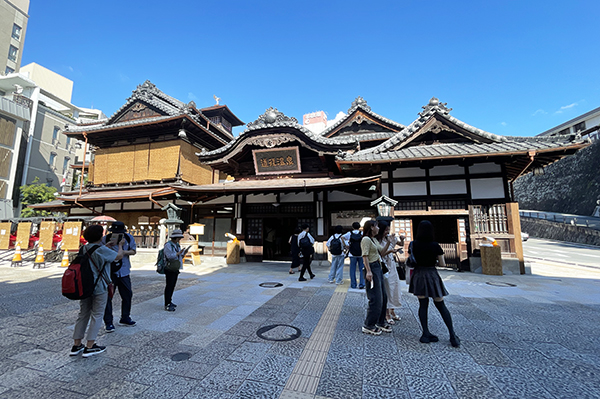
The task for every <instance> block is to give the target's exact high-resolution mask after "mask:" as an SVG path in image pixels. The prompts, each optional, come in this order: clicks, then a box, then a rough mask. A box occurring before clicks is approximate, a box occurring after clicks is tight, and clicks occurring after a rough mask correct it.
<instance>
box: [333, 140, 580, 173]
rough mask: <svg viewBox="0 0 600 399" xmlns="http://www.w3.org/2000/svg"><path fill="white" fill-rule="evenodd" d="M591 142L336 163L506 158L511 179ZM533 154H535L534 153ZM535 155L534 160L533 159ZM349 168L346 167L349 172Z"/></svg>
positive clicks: (358, 163)
mask: <svg viewBox="0 0 600 399" xmlns="http://www.w3.org/2000/svg"><path fill="white" fill-rule="evenodd" d="M589 145H590V143H577V144H571V145H567V146H564V147H560V148H548V149H541V150H535V151H532V150H523V151H514V152H494V153H488V154H454V155H441V156H429V157H414V158H403V159H373V160H348V161H346V160H338V159H336V164H337V166H338V168H339V169H340V170H342V167H341V165H361V168H363V167H364V165H376V164H379V165H382V164H403V165H406V164H411V163H416V164H423V163H426V162H428V161H443V160H448V159H454V160H460V159H476V158H481V159H486V160H490V161H493V160H494V159H502V158H504V159H505V160H506V161H505V162H503V164H504V165H505V167H506V170H507V172H508V173H507V175H508V178H509V180H513V179H515V178H517V177H518V176H521V175H523V174H526V173H528V172H530V171H531V170H533V168H534V167H545V166H548V165H550V164H552V163H554V162H556V161H558V160H560V159H562V158H564V157H565V156H568V155H572V154H574V153H576V152H577V151H579V150H580V149H582V148H585V147H587V146H589ZM532 154H533V155H532ZM532 156H533V160H532ZM348 171H349V170H348V169H344V172H345V173H347V172H348Z"/></svg>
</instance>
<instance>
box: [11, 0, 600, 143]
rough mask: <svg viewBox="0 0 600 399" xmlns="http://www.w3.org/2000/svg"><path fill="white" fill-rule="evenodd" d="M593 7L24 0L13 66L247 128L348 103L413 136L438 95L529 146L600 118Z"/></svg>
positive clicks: (92, 97)
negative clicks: (154, 91)
mask: <svg viewBox="0 0 600 399" xmlns="http://www.w3.org/2000/svg"><path fill="white" fill-rule="evenodd" d="M599 11H600V2H598V1H597V0H591V1H577V0H572V1H569V2H566V1H562V2H548V1H526V0H521V1H453V2H449V1H436V0H433V1H402V0H396V1H371V2H364V1H360V2H359V1H353V0H346V1H297V2H294V1H253V2H251V1H210V2H209V1H193V0H172V1H170V2H165V1H156V0H147V1H119V2H117V1H112V0H104V1H102V2H87V1H81V0H77V1H76V0H71V1H69V0H57V1H46V0H31V5H30V8H29V15H30V18H29V25H28V27H27V34H26V39H25V47H24V52H23V61H22V65H25V64H28V63H30V62H36V63H38V64H40V65H43V66H45V67H46V68H49V69H51V70H53V71H55V72H57V73H59V74H61V75H63V76H65V77H67V78H69V79H71V80H73V82H74V89H73V98H72V102H73V104H75V105H79V106H82V107H92V106H93V107H94V108H98V109H101V110H103V111H104V112H105V113H106V114H107V115H109V116H110V115H111V114H112V113H114V112H115V111H116V110H117V109H118V108H119V107H120V106H121V105H122V104H123V103H124V102H125V100H126V99H127V98H128V97H129V96H130V94H131V91H132V90H134V89H135V87H136V86H137V85H138V84H141V83H142V82H144V81H145V80H146V79H148V80H150V81H152V82H153V83H154V84H156V85H157V87H158V88H159V89H161V90H163V91H164V92H165V93H167V94H169V95H171V96H173V97H176V98H178V99H179V100H182V101H185V102H187V101H190V100H194V101H195V102H196V104H197V106H198V107H206V106H210V105H213V104H214V100H213V95H217V96H219V97H220V98H221V99H222V100H221V103H222V104H223V103H224V104H227V105H228V106H229V108H230V109H231V110H232V111H233V112H234V113H235V114H236V115H237V116H238V117H239V118H240V119H241V120H243V121H244V122H245V123H248V122H252V121H253V120H255V119H256V118H257V117H258V116H259V115H260V114H262V113H263V112H264V111H265V110H266V109H267V108H268V107H271V106H273V107H276V108H278V109H279V110H280V111H282V112H283V113H285V114H286V115H288V116H294V117H296V118H297V119H298V120H299V121H301V118H302V115H303V114H305V113H308V112H313V111H318V110H324V111H325V112H327V114H328V116H329V118H330V119H333V118H334V117H335V115H336V114H337V113H338V112H339V111H344V112H345V111H347V109H348V108H349V107H350V104H351V103H352V101H353V100H354V99H355V98H356V97H357V96H362V97H364V98H365V99H366V100H367V102H368V104H369V105H370V106H371V108H372V110H373V111H374V112H376V113H379V114H381V115H383V116H385V117H388V118H390V119H393V120H395V121H397V122H400V123H403V124H409V123H410V122H412V121H413V120H414V119H415V118H416V117H417V113H418V112H419V111H421V106H423V105H425V104H427V102H428V101H429V99H430V98H431V97H433V96H435V97H438V98H439V99H440V100H441V101H442V102H447V103H448V107H451V108H453V111H452V112H451V115H453V116H455V117H456V118H458V119H461V120H463V121H464V122H466V123H469V124H471V125H474V126H476V127H478V128H480V129H483V130H486V131H489V132H492V133H497V134H501V135H515V136H532V135H535V134H538V133H540V132H542V131H544V130H547V129H549V128H551V127H553V126H555V125H558V124H560V123H562V122H565V121H567V120H569V119H571V118H574V117H576V116H577V115H580V114H582V113H584V112H587V111H589V110H591V109H594V108H596V107H599V106H600V100H599V94H600V81H599V78H598V75H599V74H598V71H599V69H600V68H599V67H598V65H600V62H599V61H600V51H598V50H599V47H600V46H599V44H598V43H599V40H598V38H599V35H600V28H599V25H598V15H600V13H599Z"/></svg>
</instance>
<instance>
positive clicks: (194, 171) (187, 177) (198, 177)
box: [179, 142, 212, 184]
mask: <svg viewBox="0 0 600 399" xmlns="http://www.w3.org/2000/svg"><path fill="white" fill-rule="evenodd" d="M196 152H198V149H197V148H196V147H194V146H192V145H191V144H188V143H185V142H183V143H181V161H180V169H179V170H180V173H181V178H182V179H183V180H184V181H186V182H188V183H192V184H210V183H212V169H211V168H210V167H209V166H207V165H204V164H200V163H199V161H198V157H197V156H196Z"/></svg>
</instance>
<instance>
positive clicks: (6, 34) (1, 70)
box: [0, 0, 29, 75]
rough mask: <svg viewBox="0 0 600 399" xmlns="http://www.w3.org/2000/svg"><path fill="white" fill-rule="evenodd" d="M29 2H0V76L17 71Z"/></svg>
mask: <svg viewBox="0 0 600 399" xmlns="http://www.w3.org/2000/svg"><path fill="white" fill-rule="evenodd" d="M28 12H29V0H10V1H9V0H0V74H5V75H6V74H9V73H12V72H15V71H19V68H20V67H21V57H22V54H23V44H24V43H25V32H26V31H27V21H28V20H29V15H28V14H27V13H28Z"/></svg>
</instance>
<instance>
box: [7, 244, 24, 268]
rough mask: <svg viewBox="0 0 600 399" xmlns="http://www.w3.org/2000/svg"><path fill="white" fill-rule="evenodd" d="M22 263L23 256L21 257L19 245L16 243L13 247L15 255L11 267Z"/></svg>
mask: <svg viewBox="0 0 600 399" xmlns="http://www.w3.org/2000/svg"><path fill="white" fill-rule="evenodd" d="M22 265H23V258H22V257H21V247H20V246H19V245H17V246H16V247H15V256H13V259H12V263H11V264H10V266H11V267H17V266H22Z"/></svg>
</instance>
